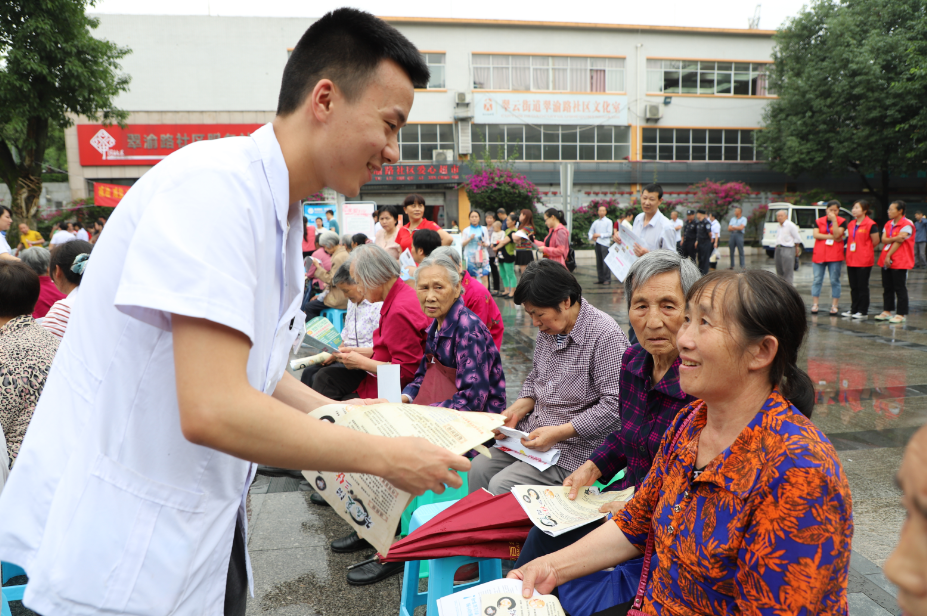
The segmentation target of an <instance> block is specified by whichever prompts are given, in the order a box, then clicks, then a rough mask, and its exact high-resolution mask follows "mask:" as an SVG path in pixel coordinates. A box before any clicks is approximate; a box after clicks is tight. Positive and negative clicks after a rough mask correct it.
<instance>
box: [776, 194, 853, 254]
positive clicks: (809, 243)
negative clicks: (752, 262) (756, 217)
mask: <svg viewBox="0 0 927 616" xmlns="http://www.w3.org/2000/svg"><path fill="white" fill-rule="evenodd" d="M782 209H785V210H788V212H789V220H791V221H792V222H794V223H795V224H796V225H797V226H798V234H799V235H800V236H801V243H802V251H808V252H811V251H813V250H814V235H813V234H812V233H813V232H814V229H815V224H814V221H816V220H817V219H818V218H821V217H822V216H825V215H826V213H827V212H826V210H827V208H826V207H824V204H823V203H822V204H821V205H792V204H791V203H785V202H780V203H770V204H769V211H768V212H766V222H764V223H763V248H764V249H766V256H767V257H770V258H772V257H774V256H775V255H776V231H777V230H778V229H779V221H778V220H776V213H777V212H778V211H779V210H782ZM840 216H842V217H843V218H846V219H847V222H849V221H850V220H852V219H853V215H852V214H850V211H849V210H847V209H846V208H843V207H841V208H840Z"/></svg>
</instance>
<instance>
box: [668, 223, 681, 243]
mask: <svg viewBox="0 0 927 616" xmlns="http://www.w3.org/2000/svg"><path fill="white" fill-rule="evenodd" d="M670 222H671V223H672V224H673V228H674V229H676V242H677V243H679V242H681V241H682V220H681V219H679V218H677V219H676V220H673V219H672V218H670Z"/></svg>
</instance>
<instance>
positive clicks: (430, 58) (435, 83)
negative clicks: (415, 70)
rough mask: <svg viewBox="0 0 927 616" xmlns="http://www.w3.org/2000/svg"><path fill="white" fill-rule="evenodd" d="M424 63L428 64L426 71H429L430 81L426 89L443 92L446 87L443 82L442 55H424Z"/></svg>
mask: <svg viewBox="0 0 927 616" xmlns="http://www.w3.org/2000/svg"><path fill="white" fill-rule="evenodd" d="M424 55H425V63H426V64H428V70H429V71H431V79H429V80H428V89H429V90H432V89H438V90H443V89H444V88H446V87H447V86H446V85H445V81H444V56H445V54H443V53H426V54H424Z"/></svg>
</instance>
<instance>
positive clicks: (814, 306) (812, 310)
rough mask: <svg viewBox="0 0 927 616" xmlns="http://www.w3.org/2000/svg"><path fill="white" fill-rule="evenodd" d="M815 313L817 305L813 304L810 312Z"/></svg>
mask: <svg viewBox="0 0 927 616" xmlns="http://www.w3.org/2000/svg"><path fill="white" fill-rule="evenodd" d="M817 313H818V305H817V304H814V305H813V306H811V314H817Z"/></svg>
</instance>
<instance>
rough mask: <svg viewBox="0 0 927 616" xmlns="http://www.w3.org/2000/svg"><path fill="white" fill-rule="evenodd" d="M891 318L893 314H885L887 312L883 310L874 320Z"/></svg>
mask: <svg viewBox="0 0 927 616" xmlns="http://www.w3.org/2000/svg"><path fill="white" fill-rule="evenodd" d="M890 318H892V315H891V314H885V313H884V312H883V313H882V314H880V315H878V316H876V318H875V319H873V320H874V321H888V320H889V319H890Z"/></svg>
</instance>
